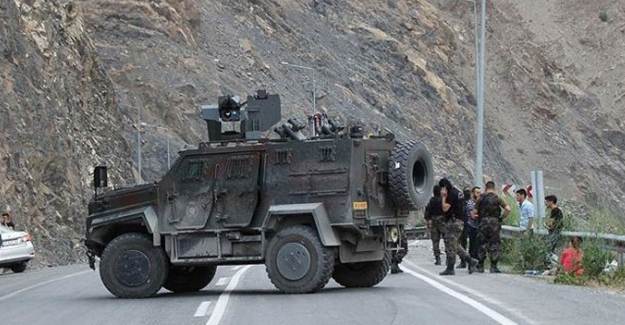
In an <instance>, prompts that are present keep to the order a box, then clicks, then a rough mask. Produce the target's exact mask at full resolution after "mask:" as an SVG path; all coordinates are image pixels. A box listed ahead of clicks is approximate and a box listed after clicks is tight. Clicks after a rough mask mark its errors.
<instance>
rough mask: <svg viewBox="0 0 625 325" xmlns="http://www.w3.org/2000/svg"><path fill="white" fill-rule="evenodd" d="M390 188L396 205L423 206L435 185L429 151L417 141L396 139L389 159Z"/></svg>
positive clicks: (403, 207)
mask: <svg viewBox="0 0 625 325" xmlns="http://www.w3.org/2000/svg"><path fill="white" fill-rule="evenodd" d="M389 164H390V165H389V177H388V179H389V190H390V192H391V196H392V198H393V201H394V202H395V205H396V206H397V208H400V209H406V210H418V209H420V208H422V207H423V206H425V204H426V203H427V201H428V200H429V198H430V196H431V194H432V187H433V186H434V167H433V166H432V155H431V154H430V152H429V151H428V150H427V148H426V147H425V145H423V144H422V143H420V142H418V141H406V142H403V143H399V142H398V143H397V144H396V145H395V148H393V151H392V153H391V159H390V160H389Z"/></svg>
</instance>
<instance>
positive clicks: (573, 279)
mask: <svg viewBox="0 0 625 325" xmlns="http://www.w3.org/2000/svg"><path fill="white" fill-rule="evenodd" d="M587 281H588V277H586V276H575V275H573V274H570V273H559V274H558V275H557V276H556V277H555V279H553V283H557V284H566V285H576V286H581V285H585V284H586V282H587Z"/></svg>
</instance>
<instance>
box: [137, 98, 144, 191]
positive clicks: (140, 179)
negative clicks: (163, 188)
mask: <svg viewBox="0 0 625 325" xmlns="http://www.w3.org/2000/svg"><path fill="white" fill-rule="evenodd" d="M137 171H138V173H139V178H138V179H137V183H138V184H141V183H143V177H142V176H141V105H139V109H138V110H137Z"/></svg>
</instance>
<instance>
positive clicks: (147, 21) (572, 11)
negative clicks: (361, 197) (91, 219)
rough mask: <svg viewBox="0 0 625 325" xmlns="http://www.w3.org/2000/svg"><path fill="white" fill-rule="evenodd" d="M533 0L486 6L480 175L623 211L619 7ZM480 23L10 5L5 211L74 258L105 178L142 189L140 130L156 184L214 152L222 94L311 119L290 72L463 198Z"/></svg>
mask: <svg viewBox="0 0 625 325" xmlns="http://www.w3.org/2000/svg"><path fill="white" fill-rule="evenodd" d="M534 2H536V1H527V2H526V1H524V2H523V3H522V4H520V3H518V1H517V2H514V1H498V2H496V3H491V4H490V5H489V15H490V16H491V17H492V19H491V20H490V21H489V30H488V35H489V43H488V46H489V57H488V61H489V63H490V65H489V69H488V70H487V77H488V78H487V79H488V90H489V91H488V93H489V97H488V101H487V109H488V111H487V131H486V146H485V153H486V159H485V160H486V166H485V172H486V174H488V175H491V176H492V177H493V178H494V179H495V180H496V181H498V182H502V181H506V180H512V181H515V182H518V183H524V182H527V179H528V175H529V170H530V169H533V168H542V169H543V170H545V175H546V181H547V184H548V185H549V186H551V188H550V190H551V191H552V192H555V193H556V194H560V196H563V197H568V198H571V199H577V200H583V201H585V202H588V203H594V204H600V205H607V206H610V207H613V208H614V209H615V210H616V209H618V208H619V207H620V208H622V207H624V206H625V204H623V203H622V202H623V201H624V200H623V198H622V194H620V193H623V192H624V190H625V188H623V185H622V183H620V182H618V180H619V179H620V178H622V176H623V175H624V174H625V167H624V166H623V150H625V135H624V133H623V132H622V127H623V125H622V123H623V115H624V113H623V110H622V105H623V101H624V100H625V99H623V98H624V97H623V96H622V94H621V92H622V89H623V85H622V80H623V78H622V77H623V70H624V69H623V66H622V64H623V57H622V53H625V51H624V50H625V47H624V45H623V43H622V40H623V39H625V38H623V37H620V38H619V37H618V36H619V35H623V34H622V33H624V32H623V31H620V30H619V29H618V26H619V24H622V21H623V16H625V14H624V13H623V12H624V11H623V10H622V9H623V8H621V7H619V6H620V5H619V4H616V2H610V1H607V0H606V1H598V2H593V4H588V2H585V1H582V0H575V1H572V2H575V4H574V5H571V6H567V5H566V4H567V3H570V2H571V1H570V0H567V1H564V0H562V1H550V6H554V7H553V8H551V7H550V8H549V9H550V10H547V11H545V12H542V11H540V10H538V9H535V8H537V7H536V3H534ZM526 3H528V4H526ZM530 3H534V4H533V5H534V6H532V5H531V4H530ZM603 7H605V8H603ZM533 8H534V9H533ZM563 8H566V11H562V10H564V9H563ZM600 9H601V10H607V13H608V14H607V18H608V21H607V22H602V21H600V20H599V18H598V17H599V16H598V15H599V11H600ZM471 10H472V5H471V4H470V3H468V2H466V1H455V0H406V1H373V0H358V1H357V0H345V1H333V0H281V1H275V0H248V1H239V0H237V1H234V0H212V1H194V0H151V1H147V0H83V1H69V0H52V1H50V0H46V1H44V0H0V16H1V17H2V20H1V22H0V83H1V84H2V86H1V87H0V94H1V98H2V101H0V125H1V126H2V129H1V130H0V160H1V161H0V207H4V206H6V205H9V206H10V208H11V210H12V211H13V213H14V215H15V216H16V219H17V222H18V223H19V224H20V225H22V226H23V227H25V228H27V229H28V230H29V231H30V232H32V233H33V234H34V235H35V239H36V243H37V244H38V246H39V247H41V248H42V249H41V250H40V251H41V259H40V261H41V262H42V263H44V262H45V263H52V264H54V263H66V262H70V261H72V260H75V259H77V258H79V257H80V256H81V254H80V249H78V247H79V246H80V245H79V238H80V236H81V233H82V231H83V229H82V227H83V221H84V216H85V213H86V211H85V206H86V201H87V200H88V199H89V198H90V196H91V193H92V190H91V189H90V183H91V175H90V172H91V169H92V167H93V166H94V165H97V164H107V165H108V166H110V175H111V182H112V183H113V184H114V185H116V186H120V185H125V184H132V183H134V182H135V181H136V180H138V179H139V178H140V176H139V175H138V171H137V168H136V166H137V161H136V157H137V136H136V133H137V127H139V128H141V130H142V138H143V141H142V143H141V148H142V149H141V152H142V154H143V159H142V164H143V167H144V168H143V170H142V173H141V178H143V179H144V180H147V181H151V180H155V179H157V178H158V177H159V176H160V175H162V174H163V172H164V171H165V170H166V167H167V166H166V162H167V155H166V146H167V140H169V142H170V144H171V148H172V152H174V153H175V151H176V150H179V149H181V148H183V147H184V146H185V145H195V144H197V142H198V141H202V140H205V139H206V131H205V125H204V123H203V121H201V120H199V118H198V106H199V105H200V104H206V103H211V102H214V101H215V99H216V97H217V96H218V95H221V94H226V93H227V94H237V95H245V94H248V93H251V92H253V91H254V90H255V89H257V88H267V89H268V90H269V91H271V92H277V93H280V94H281V95H282V96H283V106H284V110H285V111H286V112H285V116H288V115H296V116H298V117H303V116H304V114H306V113H310V112H311V111H312V88H313V82H312V79H313V73H312V72H311V71H310V70H305V69H298V68H293V67H289V66H287V65H284V64H282V62H285V61H286V62H289V63H292V64H298V65H304V66H310V67H314V68H315V71H314V80H315V86H316V90H317V91H316V104H317V109H318V110H324V111H327V112H328V114H330V115H335V116H339V117H340V118H342V119H343V120H344V121H347V122H349V123H352V122H353V123H356V122H357V123H362V124H365V125H366V126H367V127H368V128H369V129H370V130H375V129H382V128H386V129H390V130H392V131H393V132H395V133H396V134H397V135H398V136H399V137H400V138H417V139H421V140H422V141H424V142H425V143H426V144H427V146H428V147H429V148H430V150H431V151H432V152H433V154H434V159H435V162H436V163H435V168H436V173H437V174H438V175H441V176H442V175H454V176H453V179H454V180H455V181H457V182H458V183H459V185H464V184H467V185H468V184H470V182H471V179H472V173H471V171H472V169H473V163H474V153H473V152H474V148H473V142H474V141H473V139H474V121H475V114H474V111H475V107H474V105H475V100H474V96H473V93H472V90H473V84H474V77H473V68H474V67H473V62H474V56H473V41H474V40H473V24H472V22H473V17H472V13H471ZM595 11H596V13H595ZM586 12H593V14H592V17H583V18H584V19H576V18H571V17H577V16H579V15H582V14H584V13H586ZM534 16H536V18H530V17H534ZM530 19H535V20H539V21H540V22H542V25H541V24H536V23H533V22H532V21H530ZM619 21H620V23H619ZM591 23H592V24H591ZM554 24H555V25H554ZM594 24H599V25H597V28H595V25H594ZM601 24H603V25H601ZM541 26H543V27H541ZM584 26H591V27H588V28H586V27H584ZM584 28H586V29H584ZM602 28H603V29H602ZM604 29H605V30H604ZM544 30H550V31H553V34H548V33H544V32H543V31H544ZM558 30H566V31H567V33H568V34H566V35H564V34H563V35H556V34H555V33H556V32H555V31H558ZM569 30H573V31H574V32H570V33H569V32H568V31H569ZM541 32H542V33H541ZM558 37H560V38H558ZM609 40H615V41H614V42H610V43H608V41H609ZM617 40H618V41H617ZM553 44H555V45H553ZM608 44H610V46H608ZM611 46H613V47H614V48H612V47H611ZM580 51H582V52H583V51H588V52H589V53H592V55H594V56H595V57H597V58H594V57H592V55H591V57H586V58H582V57H575V55H574V54H575V53H580ZM606 51H608V52H609V53H611V55H613V58H612V59H611V60H612V61H610V59H609V58H606V57H603V58H599V57H600V56H601V55H603V53H607V52H606ZM619 55H620V56H619ZM593 60H594V61H593ZM610 62H614V63H610ZM594 66H600V67H601V70H602V71H604V72H603V73H602V74H598V75H595V73H594V72H593V67H594ZM612 66H614V67H612ZM605 76H609V77H605ZM619 78H620V79H619ZM604 89H605V90H606V91H603V90H604ZM619 96H620V97H619ZM619 108H620V109H619ZM138 118H140V121H141V122H142V123H145V124H146V126H143V127H142V126H141V125H138V124H137V122H138V121H137V119H138ZM174 155H175V154H174ZM463 183H464V184H463ZM613 188H617V189H618V188H620V189H621V190H620V191H613V190H612V189H613Z"/></svg>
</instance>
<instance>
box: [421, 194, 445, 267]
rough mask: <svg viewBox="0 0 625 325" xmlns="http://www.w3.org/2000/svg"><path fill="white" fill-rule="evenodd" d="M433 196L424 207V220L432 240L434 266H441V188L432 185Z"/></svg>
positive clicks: (442, 229)
mask: <svg viewBox="0 0 625 325" xmlns="http://www.w3.org/2000/svg"><path fill="white" fill-rule="evenodd" d="M432 192H433V194H434V196H433V197H432V198H431V199H430V202H429V203H428V205H427V206H426V207H425V213H424V216H423V217H424V218H425V222H426V224H427V228H428V230H429V231H430V238H431V239H432V252H433V253H434V265H441V249H440V242H441V238H442V237H443V235H444V232H443V231H444V229H445V228H444V226H445V224H444V220H443V206H442V202H441V187H440V186H438V185H434V189H433V191H432Z"/></svg>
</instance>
